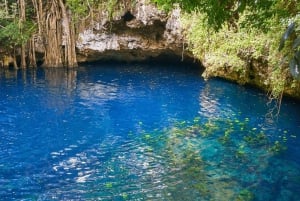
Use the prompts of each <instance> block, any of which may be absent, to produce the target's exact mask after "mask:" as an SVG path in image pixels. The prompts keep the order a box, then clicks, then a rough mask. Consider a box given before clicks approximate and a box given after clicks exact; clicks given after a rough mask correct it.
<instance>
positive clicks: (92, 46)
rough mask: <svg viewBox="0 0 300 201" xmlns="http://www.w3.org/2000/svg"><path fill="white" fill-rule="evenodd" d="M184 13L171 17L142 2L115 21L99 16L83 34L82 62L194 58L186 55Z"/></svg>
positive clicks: (176, 12)
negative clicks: (184, 48) (182, 19)
mask: <svg viewBox="0 0 300 201" xmlns="http://www.w3.org/2000/svg"><path fill="white" fill-rule="evenodd" d="M179 18H180V9H179V8H176V9H174V10H173V11H172V12H171V13H170V14H169V15H167V14H166V13H165V12H163V11H160V10H158V9H157V8H156V7H155V6H154V5H152V4H149V3H146V1H138V3H136V5H135V6H134V7H132V8H128V9H124V10H123V12H120V14H119V15H115V16H114V17H113V19H112V20H108V19H109V18H108V14H107V13H106V12H103V13H101V14H99V17H98V20H94V21H93V22H92V23H91V25H90V26H88V28H87V29H85V30H83V31H81V32H80V33H79V37H78V41H77V45H76V47H77V52H78V57H77V59H78V61H79V62H86V61H98V60H117V61H127V62H131V61H144V60H149V59H154V58H159V57H161V56H163V57H165V58H175V57H176V58H178V59H179V58H180V59H181V58H183V59H190V58H192V56H191V54H189V53H188V52H184V51H183V34H182V28H181V25H180V19H179Z"/></svg>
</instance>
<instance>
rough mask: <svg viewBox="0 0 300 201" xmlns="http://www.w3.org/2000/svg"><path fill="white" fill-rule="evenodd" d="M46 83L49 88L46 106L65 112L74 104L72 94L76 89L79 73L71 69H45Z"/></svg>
mask: <svg viewBox="0 0 300 201" xmlns="http://www.w3.org/2000/svg"><path fill="white" fill-rule="evenodd" d="M44 72H45V83H46V87H47V86H48V87H49V94H47V96H46V98H45V100H46V106H48V107H49V108H53V109H55V110H57V111H61V112H62V111H64V110H65V109H66V108H67V107H68V106H69V105H70V103H71V102H72V93H73V92H74V90H75V89H76V79H77V71H76V70H70V69H68V70H67V69H45V70H44Z"/></svg>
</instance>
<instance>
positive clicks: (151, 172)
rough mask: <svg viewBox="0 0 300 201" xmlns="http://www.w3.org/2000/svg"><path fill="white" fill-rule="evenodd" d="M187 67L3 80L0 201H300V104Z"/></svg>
mask: <svg viewBox="0 0 300 201" xmlns="http://www.w3.org/2000/svg"><path fill="white" fill-rule="evenodd" d="M268 101H269V100H268V98H267V96H266V95H265V94H264V93H262V92H260V91H257V90H255V89H250V88H246V87H243V86H239V85H235V84H233V83H229V82H226V81H222V80H218V79H212V80H209V81H206V82H205V81H204V80H203V79H202V78H201V76H200V70H199V69H196V68H194V67H192V66H189V65H188V64H184V65H178V66H175V65H164V64H151V65H150V64H120V63H118V64H93V65H88V64H86V65H83V66H80V67H79V68H76V69H71V70H65V69H36V70H33V69H32V70H26V71H10V70H0V200H26V201H27V200H116V201H119V200H120V201H122V200H174V201H177V200H178V201H182V200H186V201H189V200H191V201H196V200H201V201H202V200H204V201H205V200H216V201H223V200H224V201H227V200H236V201H242V200H244V201H250V200H257V201H260V200H261V201H265V200H272V201H273V200H276V201H293V200H295V201H296V200H300V142H299V138H300V133H299V130H300V119H299V118H298V115H299V114H300V104H299V102H296V101H294V100H284V101H283V103H282V106H281V111H280V115H279V116H278V117H276V116H272V115H270V113H269V112H270V111H271V110H272V109H273V107H274V104H272V103H271V104H267V103H268Z"/></svg>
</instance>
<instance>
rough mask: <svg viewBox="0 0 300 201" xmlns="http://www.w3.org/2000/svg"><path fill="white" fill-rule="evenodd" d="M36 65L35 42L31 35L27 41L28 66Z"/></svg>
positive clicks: (34, 66)
mask: <svg viewBox="0 0 300 201" xmlns="http://www.w3.org/2000/svg"><path fill="white" fill-rule="evenodd" d="M36 66H37V65H36V56H35V42H34V35H33V36H32V37H31V39H30V41H29V67H33V68H36Z"/></svg>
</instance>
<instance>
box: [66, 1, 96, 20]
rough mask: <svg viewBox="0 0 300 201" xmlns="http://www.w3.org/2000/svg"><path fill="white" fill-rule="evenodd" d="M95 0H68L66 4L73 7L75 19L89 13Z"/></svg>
mask: <svg viewBox="0 0 300 201" xmlns="http://www.w3.org/2000/svg"><path fill="white" fill-rule="evenodd" d="M91 3H93V0H67V1H66V5H67V6H68V7H69V8H70V9H71V11H72V14H73V16H74V17H75V20H79V19H80V18H82V17H86V16H87V15H88V11H89V8H90V4H91Z"/></svg>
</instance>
